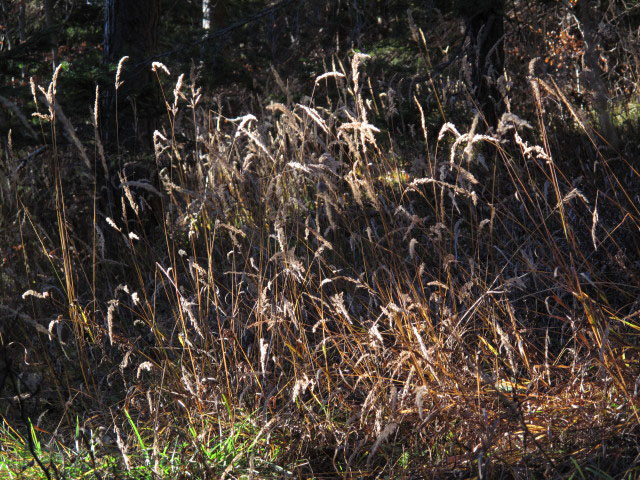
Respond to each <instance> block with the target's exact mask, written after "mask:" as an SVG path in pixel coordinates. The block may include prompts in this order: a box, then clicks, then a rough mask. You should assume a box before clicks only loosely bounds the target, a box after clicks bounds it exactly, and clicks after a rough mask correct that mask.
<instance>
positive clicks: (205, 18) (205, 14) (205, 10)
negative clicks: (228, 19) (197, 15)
mask: <svg viewBox="0 0 640 480" xmlns="http://www.w3.org/2000/svg"><path fill="white" fill-rule="evenodd" d="M210 7H211V2H210V1H209V0H202V29H203V30H209V27H210V26H211V8H210Z"/></svg>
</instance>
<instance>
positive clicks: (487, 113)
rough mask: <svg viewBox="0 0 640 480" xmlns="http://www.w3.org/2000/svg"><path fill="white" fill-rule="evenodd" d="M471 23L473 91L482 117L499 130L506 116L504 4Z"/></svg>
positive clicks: (481, 13) (498, 3)
mask: <svg viewBox="0 0 640 480" xmlns="http://www.w3.org/2000/svg"><path fill="white" fill-rule="evenodd" d="M492 3H493V4H494V5H493V6H492V7H490V8H485V9H480V11H478V12H477V13H475V14H474V15H473V16H471V17H470V18H468V19H467V34H468V36H469V44H468V51H467V58H468V60H469V62H470V64H471V85H470V87H471V89H472V91H473V96H474V99H475V101H476V102H477V104H478V109H479V111H480V113H481V114H482V115H483V116H484V119H485V121H486V123H487V125H489V126H490V127H496V126H497V124H498V120H499V119H500V116H501V114H502V103H503V102H502V95H501V93H500V90H499V89H498V84H497V81H498V78H499V77H500V75H502V74H503V72H504V23H503V8H504V1H502V0H500V1H496V2H492Z"/></svg>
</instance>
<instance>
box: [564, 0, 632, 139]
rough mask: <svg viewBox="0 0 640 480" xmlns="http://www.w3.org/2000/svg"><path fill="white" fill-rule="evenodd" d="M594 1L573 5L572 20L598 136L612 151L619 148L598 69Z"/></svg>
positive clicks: (601, 75) (597, 37) (588, 0)
mask: <svg viewBox="0 0 640 480" xmlns="http://www.w3.org/2000/svg"><path fill="white" fill-rule="evenodd" d="M596 8H597V7H596V2H594V1H593V0H581V1H580V2H578V3H577V5H576V6H575V9H576V17H577V18H578V21H579V22H580V27H581V31H582V34H583V40H584V57H583V59H584V67H585V68H584V69H583V71H582V75H581V77H582V80H583V81H584V84H585V87H586V90H587V92H588V94H590V96H591V105H592V106H593V109H594V110H595V113H596V115H597V116H598V123H599V125H598V126H599V127H600V135H601V137H602V139H603V140H604V142H605V143H607V144H608V145H609V146H611V147H613V148H619V147H620V145H621V142H620V137H618V133H617V132H616V128H615V126H614V124H613V121H612V119H611V112H610V109H609V91H608V88H607V85H606V83H605V79H604V72H603V71H602V68H601V67H600V62H599V57H600V53H599V51H598V45H599V43H600V38H599V35H598V24H597V21H598V14H597V11H596Z"/></svg>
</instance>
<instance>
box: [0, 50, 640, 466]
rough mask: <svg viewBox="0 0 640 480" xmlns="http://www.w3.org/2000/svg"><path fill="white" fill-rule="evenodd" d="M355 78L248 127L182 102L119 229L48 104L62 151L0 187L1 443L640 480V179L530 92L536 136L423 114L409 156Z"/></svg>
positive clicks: (194, 101)
mask: <svg viewBox="0 0 640 480" xmlns="http://www.w3.org/2000/svg"><path fill="white" fill-rule="evenodd" d="M364 60H366V59H365V58H364V57H363V56H362V55H360V54H356V55H354V56H353V62H352V64H351V67H350V68H349V69H348V70H346V71H342V72H334V73H331V74H327V75H323V76H321V77H319V78H318V81H317V82H316V84H315V89H314V91H313V93H312V94H311V96H310V97H305V98H303V100H302V101H301V103H298V104H295V103H293V102H291V101H288V102H287V104H277V103H272V104H270V105H265V106H264V108H263V109H262V110H261V111H260V112H258V113H255V115H251V114H246V115H244V116H239V117H237V118H228V116H225V115H223V113H222V111H221V107H220V105H219V104H217V105H216V103H215V102H214V103H213V104H208V103H207V100H203V97H202V92H201V91H200V90H199V89H198V87H197V86H196V85H195V79H194V78H193V77H192V79H191V83H190V84H187V85H184V84H183V80H182V77H181V78H180V81H179V85H178V86H176V88H175V89H174V91H173V94H172V95H167V96H166V97H165V98H166V102H167V115H168V121H167V125H166V126H165V129H164V130H163V131H162V132H156V135H154V144H155V154H154V158H153V159H148V160H144V159H135V161H134V160H132V161H131V162H129V163H128V164H126V165H125V168H123V169H122V171H121V172H120V174H119V181H118V184H119V189H118V192H119V195H120V198H117V199H116V202H117V204H116V206H115V208H113V211H114V212H115V213H113V214H112V215H113V216H109V217H107V213H106V212H101V211H100V209H99V205H100V203H99V202H98V200H96V197H98V198H99V197H100V196H101V195H104V193H103V192H101V191H97V192H96V191H94V183H93V178H94V177H95V175H94V172H92V171H90V170H87V169H86V167H85V166H84V161H78V160H77V158H78V154H77V153H72V152H71V153H68V152H65V150H64V149H63V148H60V147H57V145H56V140H55V139H56V138H57V136H58V135H60V132H56V130H55V128H54V126H55V125H56V123H55V117H56V116H57V115H59V111H57V110H56V108H55V105H56V103H55V85H53V86H52V87H50V88H49V90H48V91H44V93H45V94H46V95H47V99H48V106H47V109H48V114H46V115H45V114H43V115H42V120H43V128H45V129H46V128H49V127H51V128H52V138H53V139H54V140H53V143H52V149H51V150H52V152H53V153H52V155H51V156H50V157H48V158H47V162H48V163H43V164H42V165H38V164H32V166H30V168H29V174H28V175H27V174H26V173H24V170H23V171H22V172H23V173H16V174H15V175H13V176H8V177H7V178H6V179H3V184H2V195H3V198H6V199H8V200H7V201H8V202H10V208H5V209H4V210H3V219H2V228H5V229H8V230H5V231H8V232H10V233H8V234H7V236H6V242H4V243H6V245H7V246H13V247H14V250H13V251H10V252H6V253H5V257H6V258H5V260H4V262H5V263H4V265H3V272H2V278H1V279H0V282H1V284H2V286H3V288H4V293H3V294H2V296H1V297H0V299H1V300H2V301H3V305H2V306H1V307H0V308H1V310H0V315H1V316H0V318H1V319H2V322H3V323H2V324H1V330H0V334H1V335H2V343H3V350H4V352H5V353H4V355H5V357H4V362H5V372H9V371H10V372H12V373H11V374H10V375H8V376H6V377H5V378H6V379H7V381H6V383H5V384H4V390H2V396H3V397H8V396H14V395H16V397H15V398H14V399H13V400H12V401H11V402H8V403H7V404H6V406H5V407H3V411H2V416H3V424H4V425H3V428H4V429H5V430H6V431H10V430H11V429H15V431H16V432H17V431H20V428H21V427H20V426H21V425H22V424H23V422H26V420H27V417H29V418H31V419H32V422H33V423H34V425H35V424H37V426H38V428H39V430H38V432H39V435H40V436H41V437H44V438H46V440H47V442H48V449H49V450H50V451H58V452H61V453H62V457H56V458H59V459H60V458H62V459H65V461H66V462H69V461H70V459H73V458H77V456H78V455H79V453H78V452H80V451H84V450H82V446H81V447H78V448H77V449H76V450H73V448H71V447H70V445H71V443H69V442H70V441H71V440H70V439H72V438H73V437H74V431H75V438H76V439H77V438H78V436H79V433H78V431H79V430H78V429H77V428H76V425H80V426H82V428H83V430H82V431H83V432H89V433H90V436H91V440H90V441H89V440H87V441H86V444H87V448H88V450H87V451H91V452H94V451H95V452H98V453H96V456H97V457H100V456H101V455H107V454H110V455H112V456H115V457H116V458H118V459H119V460H118V461H119V462H120V463H119V466H118V467H113V466H111V467H109V468H119V469H122V470H123V471H126V470H129V471H130V472H132V473H131V475H132V476H135V475H137V474H139V475H148V476H149V477H151V476H152V473H151V472H154V474H155V475H159V476H173V477H178V478H180V477H185V478H186V476H187V472H189V473H190V474H191V475H192V476H193V477H195V478H217V477H218V476H227V477H228V478H231V476H232V475H237V474H238V472H240V471H243V472H245V473H246V475H247V477H245V478H267V477H283V476H285V477H286V476H287V475H288V474H287V473H286V472H289V474H290V475H291V476H299V477H309V476H311V477H315V478H337V477H344V478H356V477H366V476H372V477H373V476H375V475H383V474H384V475H391V476H392V477H394V478H396V477H397V478H405V477H406V478H419V477H423V476H425V477H426V476H436V477H440V476H445V475H471V476H473V475H477V476H479V477H481V478H486V477H501V476H504V477H526V476H548V477H565V476H567V477H568V476H571V475H572V474H573V475H574V476H576V475H577V474H578V473H579V474H580V475H583V472H586V473H585V474H589V475H591V474H593V475H596V474H598V472H602V471H607V472H609V473H610V474H611V475H613V476H620V477H622V476H624V475H627V478H632V477H633V475H637V474H638V471H637V470H631V469H632V466H633V465H634V464H637V460H638V457H637V455H638V454H639V453H640V451H639V450H638V445H637V435H638V420H639V418H638V388H639V385H640V383H639V380H638V379H639V378H640V377H639V375H640V368H639V365H638V358H639V357H638V338H637V335H638V331H639V330H640V323H639V321H638V312H639V311H640V303H639V302H638V298H640V288H639V287H638V285H640V282H639V281H638V275H640V265H639V264H638V258H640V248H639V244H638V238H639V237H638V228H639V227H640V212H639V211H638V201H637V200H638V195H639V194H640V181H639V179H638V172H637V170H634V168H633V165H632V164H631V163H629V161H628V160H627V159H625V157H624V156H620V155H618V156H615V157H612V156H610V157H607V156H604V154H603V153H602V152H601V151H598V150H597V149H595V148H591V147H590V146H589V142H588V141H583V139H584V138H588V137H586V136H587V135H590V134H592V132H589V131H587V130H586V129H585V131H584V132H582V135H583V136H582V137H579V135H580V134H581V133H580V132H577V133H575V132H574V133H575V135H576V139H575V140H572V141H575V143H574V144H573V145H571V146H570V148H564V149H563V148H557V147H555V145H556V144H559V145H560V147H562V143H563V142H567V139H566V137H562V135H563V134H562V133H552V130H550V127H549V126H548V120H547V117H546V116H545V115H546V114H545V113H544V112H543V108H542V107H543V104H542V103H543V101H544V100H543V99H542V97H541V95H540V93H539V89H540V87H539V83H538V82H537V81H536V80H535V79H533V80H532V84H531V88H532V89H533V90H534V92H535V94H536V95H534V98H537V108H538V113H539V116H538V124H536V125H534V126H531V125H529V124H528V123H527V122H525V121H524V120H521V119H519V118H518V117H516V116H515V115H505V117H503V122H502V124H501V127H500V128H499V129H498V132H497V133H495V134H491V135H478V134H476V133H474V132H475V131H476V127H475V124H474V126H473V127H472V128H471V130H470V131H469V132H468V133H460V132H459V130H458V128H457V127H456V126H455V125H452V124H449V123H447V124H445V125H444V126H443V127H442V129H441V130H440V132H439V135H438V136H437V137H436V136H433V135H430V134H429V133H428V132H427V130H426V127H425V124H426V122H425V120H424V115H423V118H422V133H421V136H422V144H421V143H420V142H421V140H420V138H419V137H420V135H418V136H416V139H415V140H414V145H416V149H415V151H414V153H413V154H410V155H411V157H410V158H407V157H404V158H403V157H402V155H405V154H406V152H404V153H402V152H398V151H396V149H395V147H394V146H393V145H395V139H394V138H393V137H392V134H391V133H390V132H386V131H380V130H379V129H378V128H376V126H374V125H373V121H372V120H371V118H373V117H374V113H372V109H377V111H376V112H375V115H376V116H377V117H381V116H384V114H385V111H384V109H385V108H387V107H385V103H384V102H383V101H382V100H381V98H380V97H372V96H371V95H372V94H373V92H370V91H369V92H368V93H366V94H365V93H364V92H363V88H362V85H363V73H362V72H363V65H362V62H363V61H364ZM165 73H166V72H165ZM163 75H164V74H163ZM162 81H163V82H164V81H165V78H164V76H163V78H162ZM280 83H282V85H281V87H282V88H284V89H286V88H287V87H286V85H285V84H284V83H283V82H280ZM329 87H330V88H329ZM329 91H331V92H334V94H333V95H334V96H333V97H331V98H330V97H329V96H328V95H329V94H328V93H327V92H329ZM287 98H289V99H290V98H292V95H287ZM558 101H559V102H561V99H560V100H558ZM96 105H97V103H96ZM329 105H331V106H330V107H329ZM391 107H392V106H389V108H391ZM416 109H417V111H418V112H420V113H422V110H423V108H422V106H421V105H420V103H419V99H417V100H416ZM52 119H54V120H53V122H52V121H51V120H52ZM67 124H68V125H67ZM63 126H64V128H65V132H67V133H68V134H69V135H71V137H72V138H73V141H74V143H75V142H76V141H77V144H76V146H77V145H80V141H79V140H78V139H77V137H76V136H74V135H75V134H74V133H72V132H73V131H74V130H73V127H72V126H71V124H70V123H69V122H68V120H67V121H66V122H65V123H64V125H63ZM96 138H99V137H98V136H96ZM78 148H79V147H78ZM77 151H78V150H77V149H76V152H77ZM80 151H81V152H84V149H83V150H80ZM100 152H102V150H101V147H100V146H99V145H98V144H96V153H95V158H93V159H92V160H91V162H92V163H94V164H95V165H97V167H95V169H96V171H98V170H100V169H102V168H103V165H106V163H105V162H103V159H101V157H100ZM87 155H88V156H89V158H91V153H90V152H88V151H87V152H86V153H82V154H81V155H80V158H82V159H84V158H87ZM13 158H15V157H9V159H8V160H9V161H13ZM143 160H144V162H146V165H144V162H143ZM136 162H137V163H136ZM151 162H154V165H155V166H154V168H153V169H152V170H153V171H154V172H155V175H157V176H156V177H155V178H154V177H151V176H148V177H147V176H145V175H141V174H140V173H139V171H140V169H139V168H138V167H140V166H142V167H145V168H147V170H149V169H148V165H149V163H151ZM156 167H157V168H156ZM9 171H11V170H9ZM48 172H54V173H55V175H54V178H53V180H51V179H50V178H49V177H47V173H48ZM52 191H53V192H55V196H54V198H53V199H50V198H45V199H44V201H43V200H41V199H42V195H43V193H42V192H52ZM51 215H55V217H52V216H51ZM3 248H5V245H3ZM23 278H26V279H28V285H29V289H30V291H29V292H25V294H24V295H22V297H21V296H20V294H19V293H17V292H18V289H19V288H23V286H24V285H25V282H23V281H21V280H20V279H23ZM23 290H24V288H23ZM20 293H21V291H20ZM9 361H11V362H12V363H11V365H9V363H8V362H9ZM10 366H11V370H9V367H10ZM28 378H31V379H32V380H33V384H32V385H30V384H29V382H28V381H27V379H28ZM17 389H20V391H21V392H22V393H24V392H25V391H26V392H27V393H26V395H24V398H23V397H20V396H19V393H20V392H17V391H15V390H17ZM87 435H89V434H87ZM24 438H25V440H24V443H23V445H26V444H27V443H28V441H27V439H26V438H27V437H24ZM94 438H95V439H99V440H100V441H99V442H98V440H95V441H94V440H93V439H94ZM228 439H234V440H233V442H232V448H231V449H230V450H229V449H228V450H224V449H223V448H222V447H220V448H219V449H218V450H215V449H214V447H213V446H215V445H225V443H224V442H226V441H227V440H228ZM16 442H18V441H17V440H16ZM18 443H19V442H18ZM212 445H213V446H212ZM212 451H215V452H220V451H223V452H227V453H226V454H224V455H218V456H216V455H217V454H216V455H214V454H213V453H212ZM109 452H110V453H109ZM74 455H76V456H75V457H74ZM92 455H93V454H92ZM83 458H84V457H83ZM91 458H93V457H91ZM169 459H171V461H169ZM174 460H175V461H174ZM59 461H60V462H62V460H59ZM94 461H95V459H94ZM87 462H88V460H87ZM43 468H45V469H47V470H48V471H49V474H50V475H51V476H52V477H55V476H56V471H55V469H53V468H52V467H51V466H47V465H45V464H44V463H43ZM60 468H62V467H61V465H60V463H58V469H60ZM96 468H97V467H96ZM105 468H107V467H105ZM105 471H107V472H108V471H109V470H105ZM136 472H137V473H136ZM144 472H147V473H144ZM625 472H626V473H625ZM634 472H635V473H634ZM123 475H124V474H123ZM236 478H237V477H236Z"/></svg>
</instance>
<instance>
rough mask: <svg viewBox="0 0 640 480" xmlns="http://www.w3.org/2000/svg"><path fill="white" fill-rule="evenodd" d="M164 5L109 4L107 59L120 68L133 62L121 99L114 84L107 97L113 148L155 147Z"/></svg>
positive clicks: (141, 1)
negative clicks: (157, 56)
mask: <svg viewBox="0 0 640 480" xmlns="http://www.w3.org/2000/svg"><path fill="white" fill-rule="evenodd" d="M159 4H160V2H159V0H135V1H133V0H105V6H104V11H105V17H104V59H105V61H106V62H107V63H108V64H110V65H114V64H117V63H118V62H119V61H120V59H121V58H122V57H124V56H128V57H129V60H128V61H127V62H126V63H124V66H123V68H122V73H121V76H120V82H122V84H121V86H120V88H119V89H118V91H117V94H116V92H115V89H114V87H113V84H112V85H110V86H109V87H110V91H108V92H107V93H106V96H105V103H104V107H103V113H104V120H103V127H104V133H105V137H106V143H107V144H108V145H113V144H114V143H115V142H118V146H124V147H126V148H129V149H136V148H145V149H146V148H148V147H150V146H151V141H152V134H153V130H154V124H155V121H154V118H155V117H157V110H156V109H157V108H158V96H157V91H156V85H155V84H156V82H155V79H154V77H153V73H152V72H151V63H152V60H153V59H152V56H153V54H154V53H156V50H157V44H158V16H159V10H160V5H159ZM116 98H117V102H116ZM116 103H117V105H116ZM116 112H117V122H116ZM116 124H117V126H116ZM116 128H117V132H116Z"/></svg>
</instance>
